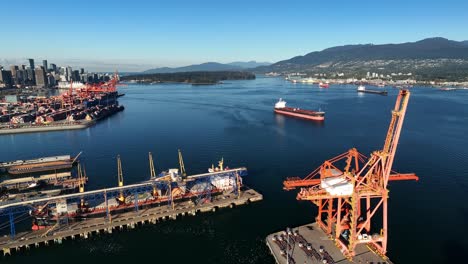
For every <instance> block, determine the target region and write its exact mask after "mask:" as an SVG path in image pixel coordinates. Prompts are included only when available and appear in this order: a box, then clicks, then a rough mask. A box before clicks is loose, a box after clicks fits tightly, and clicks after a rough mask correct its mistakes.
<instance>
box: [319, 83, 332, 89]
mask: <svg viewBox="0 0 468 264" xmlns="http://www.w3.org/2000/svg"><path fill="white" fill-rule="evenodd" d="M319 87H320V88H328V87H330V84H328V83H322V82H321V83H319Z"/></svg>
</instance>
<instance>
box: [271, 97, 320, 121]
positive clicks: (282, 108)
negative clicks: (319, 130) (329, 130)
mask: <svg viewBox="0 0 468 264" xmlns="http://www.w3.org/2000/svg"><path fill="white" fill-rule="evenodd" d="M275 113H277V114H282V115H287V116H294V117H299V118H303V119H309V120H315V121H323V120H325V112H322V111H311V110H304V109H299V108H292V107H286V101H283V99H281V98H280V99H279V101H278V102H277V103H276V104H275Z"/></svg>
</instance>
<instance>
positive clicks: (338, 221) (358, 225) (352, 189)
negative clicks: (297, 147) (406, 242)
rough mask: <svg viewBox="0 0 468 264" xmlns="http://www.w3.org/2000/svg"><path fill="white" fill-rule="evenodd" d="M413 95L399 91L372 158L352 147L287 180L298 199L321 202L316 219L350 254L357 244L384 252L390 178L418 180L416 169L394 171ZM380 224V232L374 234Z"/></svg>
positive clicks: (288, 188)
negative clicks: (382, 141) (305, 174)
mask: <svg viewBox="0 0 468 264" xmlns="http://www.w3.org/2000/svg"><path fill="white" fill-rule="evenodd" d="M409 97H410V92H409V91H408V90H400V92H399V94H398V97H397V101H396V104H395V108H394V110H393V111H392V118H391V121H390V127H389V129H388V133H387V137H386V139H385V144H384V147H383V149H382V150H378V151H374V152H373V153H372V154H371V156H370V157H369V158H367V157H366V156H364V155H362V154H361V153H359V152H358V151H357V150H356V149H355V148H353V149H350V150H349V151H348V152H346V153H343V154H341V155H339V156H337V157H335V158H332V159H330V160H327V161H325V162H324V163H323V164H322V165H321V166H320V167H318V168H317V169H316V170H315V171H313V172H312V173H310V174H309V175H308V176H306V177H305V178H304V179H300V178H297V177H295V178H288V179H286V180H285V181H284V182H283V185H284V189H285V190H293V189H296V188H300V191H299V193H298V195H297V200H308V201H311V202H312V203H314V204H315V205H317V206H318V215H317V217H316V222H317V224H318V225H319V226H320V227H321V229H323V231H324V232H325V233H326V234H327V235H329V236H330V237H331V238H333V239H334V241H335V244H336V245H337V246H338V247H339V248H340V250H341V251H342V252H343V254H344V255H345V256H346V257H347V258H349V259H352V258H353V257H354V256H355V254H356V253H355V249H356V246H357V245H358V244H367V245H368V246H369V247H370V248H372V249H373V250H374V251H375V252H377V253H379V254H381V255H382V256H385V254H386V252H387V238H388V222H387V219H388V208H387V206H388V192H389V191H388V188H387V185H388V182H389V181H399V180H416V181H417V180H418V179H419V178H418V177H417V176H416V175H415V174H413V173H409V174H399V173H396V172H394V171H392V164H393V159H394V157H395V152H396V149H397V146H398V140H399V138H400V133H401V128H402V126H403V121H404V119H405V113H406V108H407V105H408V100H409ZM340 168H343V169H340ZM377 216H379V218H380V219H376V218H377ZM379 220H381V222H380V221H379ZM379 222H380V224H379ZM371 224H372V226H371ZM376 227H377V230H378V228H380V232H377V233H374V234H373V235H372V234H371V232H372V231H374V232H375V230H376ZM371 228H373V229H372V230H371Z"/></svg>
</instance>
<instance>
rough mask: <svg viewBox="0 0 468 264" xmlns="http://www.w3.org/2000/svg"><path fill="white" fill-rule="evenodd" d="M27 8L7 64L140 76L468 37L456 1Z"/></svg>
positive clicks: (6, 53)
mask: <svg viewBox="0 0 468 264" xmlns="http://www.w3.org/2000/svg"><path fill="white" fill-rule="evenodd" d="M26 3H27V5H28V8H27V9H25V8H24V3H23V2H21V4H20V3H16V2H10V3H9V4H8V5H9V12H7V13H6V14H5V15H4V19H3V20H2V21H3V22H2V23H3V25H4V27H3V28H2V29H1V30H0V32H1V33H3V34H4V35H5V36H8V41H3V42H2V43H0V59H10V60H18V59H22V58H37V59H38V60H39V59H40V60H42V59H48V60H50V61H61V63H62V62H67V61H71V62H75V63H84V64H86V63H87V62H88V63H89V62H94V63H95V64H96V68H94V69H93V70H102V71H111V70H115V69H114V67H115V66H118V65H120V66H124V67H123V68H122V69H119V70H122V71H139V70H144V69H147V68H148V67H149V68H151V67H160V66H168V67H174V66H184V65H190V64H198V63H203V62H209V61H216V62H221V63H227V62H232V61H250V60H256V61H268V62H277V61H280V60H284V59H289V58H291V57H294V56H298V55H304V54H307V53H309V52H312V51H319V50H323V49H325V48H328V47H333V46H339V45H347V44H365V43H373V44H384V43H402V42H412V41H417V40H420V39H424V38H428V37H445V38H448V39H452V40H457V41H460V40H466V39H468V36H467V35H466V33H465V29H464V25H466V24H467V23H468V17H467V16H466V15H465V14H464V13H463V12H464V10H466V9H467V8H468V4H467V3H466V2H462V1H456V0H448V1H444V2H443V3H432V2H425V1H419V0H418V1H411V2H408V1H392V2H391V3H374V2H372V1H357V2H356V1H353V2H352V3H347V2H345V1H327V2H318V3H310V1H288V3H287V4H286V3H284V2H274V1H252V2H249V1H243V0H241V1H236V2H228V3H223V2H221V1H197V2H196V3H192V2H190V1H157V2H155V3H153V2H150V1H141V0H139V1H132V2H128V1H125V2H124V1H120V2H115V1H99V2H98V3H95V2H92V1H83V3H82V4H80V5H73V4H72V3H66V2H62V1H60V2H59V1H48V2H35V1H28V0H26ZM23 18H24V19H23ZM31 23H33V24H34V27H30V26H28V25H29V24H31ZM18 29H21V30H18ZM63 64H68V63H63ZM70 64H72V63H70ZM100 65H101V66H100ZM76 66H78V67H80V66H81V65H76Z"/></svg>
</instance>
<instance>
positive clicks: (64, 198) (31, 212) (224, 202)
mask: <svg viewBox="0 0 468 264" xmlns="http://www.w3.org/2000/svg"><path fill="white" fill-rule="evenodd" d="M149 165H150V166H149V167H150V177H149V179H148V180H146V181H143V182H140V183H136V184H130V185H124V182H123V170H122V163H121V159H120V157H117V183H118V186H117V187H113V188H105V189H99V190H91V191H85V181H84V180H82V181H79V186H78V192H76V193H71V194H64V195H58V196H47V195H46V196H42V197H37V196H35V197H26V198H24V197H23V198H21V199H14V198H13V199H8V200H3V201H1V202H0V219H5V221H2V223H1V225H0V232H2V233H9V236H7V235H5V236H3V237H1V238H0V249H1V250H2V251H3V254H4V255H8V254H11V252H12V251H15V252H17V251H21V250H22V249H28V248H30V247H32V246H35V247H38V246H40V245H48V244H49V243H52V242H55V243H62V241H63V240H65V239H74V238H77V237H82V238H88V237H89V236H90V235H92V234H96V233H100V232H106V233H112V230H114V229H116V228H118V229H123V228H134V227H136V226H138V225H143V224H147V223H153V224H154V223H157V222H159V221H164V220H167V219H176V218H177V217H181V216H186V215H196V214H198V213H202V212H208V211H216V210H218V209H221V208H232V207H235V206H239V205H242V204H248V203H251V202H256V201H260V200H262V199H263V197H262V195H261V194H259V193H258V192H257V191H255V190H253V189H250V188H248V187H246V186H244V185H243V182H242V179H243V177H245V176H246V175H247V169H246V168H245V167H240V168H233V169H231V168H228V167H224V160H221V161H220V162H219V163H218V166H217V167H215V166H212V167H211V168H209V169H208V172H207V173H203V174H196V175H187V173H186V171H185V166H184V163H183V159H182V154H181V152H180V151H179V168H177V169H169V170H167V171H163V172H161V173H160V174H156V173H155V170H154V163H153V158H152V154H151V153H149ZM77 171H78V179H83V178H84V177H85V173H84V170H83V169H82V168H81V165H80V164H78V166H77ZM23 221H29V222H30V223H31V225H30V228H29V230H27V229H26V230H24V228H23V230H20V227H23V226H24V225H23V224H22V225H19V224H18V223H20V222H23ZM17 226H18V230H16V228H17Z"/></svg>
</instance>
